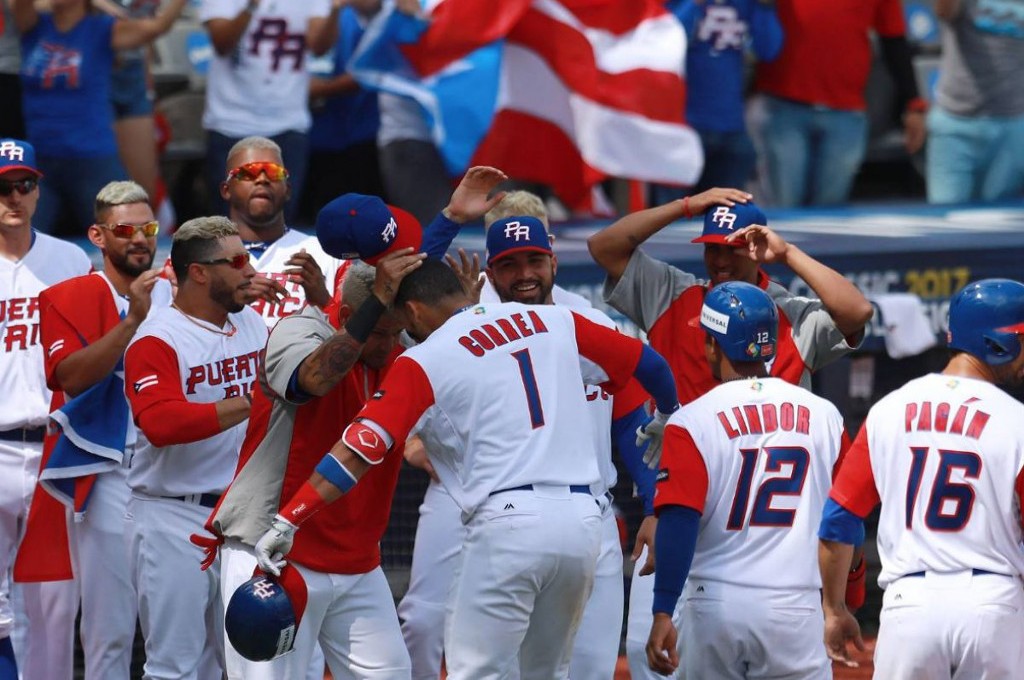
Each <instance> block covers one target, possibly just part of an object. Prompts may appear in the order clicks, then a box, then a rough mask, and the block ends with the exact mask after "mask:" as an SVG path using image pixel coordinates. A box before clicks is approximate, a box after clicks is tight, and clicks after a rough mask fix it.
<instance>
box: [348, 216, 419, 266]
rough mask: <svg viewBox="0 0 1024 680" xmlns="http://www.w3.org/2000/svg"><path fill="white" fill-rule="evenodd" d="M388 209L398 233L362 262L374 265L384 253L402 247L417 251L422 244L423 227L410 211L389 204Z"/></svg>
mask: <svg viewBox="0 0 1024 680" xmlns="http://www.w3.org/2000/svg"><path fill="white" fill-rule="evenodd" d="M388 210H390V211H391V215H392V217H394V218H395V224H397V225H398V235H397V236H395V240H394V241H392V242H391V244H390V245H388V247H387V248H385V249H384V250H382V251H381V252H379V253H377V254H376V255H373V256H371V257H366V258H363V262H365V263H366V264H371V265H376V264H377V263H378V262H380V261H381V259H383V258H384V256H385V255H387V254H389V253H393V252H395V251H396V250H401V249H402V248H412V249H413V252H419V249H420V246H421V245H423V228H422V227H421V226H420V221H419V220H417V219H416V218H415V217H413V215H412V213H409V212H406V211H405V210H402V209H401V208H396V207H395V206H393V205H389V206H388Z"/></svg>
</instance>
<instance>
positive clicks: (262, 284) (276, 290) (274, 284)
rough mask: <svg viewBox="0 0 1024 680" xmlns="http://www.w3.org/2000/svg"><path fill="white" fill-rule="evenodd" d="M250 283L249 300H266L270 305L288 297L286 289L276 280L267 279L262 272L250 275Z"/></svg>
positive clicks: (279, 302)
mask: <svg viewBox="0 0 1024 680" xmlns="http://www.w3.org/2000/svg"><path fill="white" fill-rule="evenodd" d="M251 283H252V285H251V286H249V289H248V293H249V302H255V301H256V300H266V301H267V302H269V303H270V304H272V305H279V304H281V303H282V302H284V300H285V299H286V298H288V289H287V288H285V287H284V286H283V285H281V283H279V282H278V281H274V280H273V279H269V278H267V277H266V276H263V274H256V276H254V277H252V281H251Z"/></svg>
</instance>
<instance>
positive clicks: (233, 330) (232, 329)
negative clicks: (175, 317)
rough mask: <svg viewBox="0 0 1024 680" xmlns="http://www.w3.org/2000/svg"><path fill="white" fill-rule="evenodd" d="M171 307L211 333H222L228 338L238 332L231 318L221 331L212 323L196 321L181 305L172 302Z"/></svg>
mask: <svg viewBox="0 0 1024 680" xmlns="http://www.w3.org/2000/svg"><path fill="white" fill-rule="evenodd" d="M171 307H174V308H175V309H176V310H178V311H179V312H181V315H182V316H183V317H185V318H186V319H188V320H189V321H191V322H192V323H194V324H195V325H197V326H199V327H200V328H202V329H203V330H206V331H210V332H211V333H216V334H217V335H223V336H226V337H229V338H230V337H231V336H232V335H234V334H235V333H237V332H238V328H236V327H235V324H233V323H231V319H228V330H226V331H222V330H221V329H219V328H214V327H213V325H212V324H209V323H202V322H201V321H198V320H197V319H195V318H193V317H192V316H190V315H188V314H186V313H185V310H183V309H182V308H181V307H179V306H178V305H177V304H175V303H174V302H172V303H171Z"/></svg>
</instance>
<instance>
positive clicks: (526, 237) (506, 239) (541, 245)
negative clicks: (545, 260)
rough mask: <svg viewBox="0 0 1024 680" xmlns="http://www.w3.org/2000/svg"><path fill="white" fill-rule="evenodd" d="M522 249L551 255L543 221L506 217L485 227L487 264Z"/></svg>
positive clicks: (549, 242)
mask: <svg viewBox="0 0 1024 680" xmlns="http://www.w3.org/2000/svg"><path fill="white" fill-rule="evenodd" d="M523 251H532V252H537V253H547V254H548V255H551V254H552V253H551V241H550V240H549V239H548V230H547V229H545V228H544V223H543V222H541V221H540V220H539V219H537V218H536V217H530V216H528V215H522V216H518V217H506V218H504V219H501V220H498V221H497V222H494V223H493V224H491V226H490V227H488V228H487V264H488V266H489V265H490V264H491V263H492V262H494V261H495V260H497V259H499V258H502V257H505V256H506V255H511V254H512V253H518V252H523Z"/></svg>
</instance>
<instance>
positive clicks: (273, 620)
mask: <svg viewBox="0 0 1024 680" xmlns="http://www.w3.org/2000/svg"><path fill="white" fill-rule="evenodd" d="M288 572H292V573H290V574H289V573H288ZM305 608H306V586H305V583H304V582H303V581H302V577H301V576H300V575H299V573H298V572H297V571H295V570H294V569H293V568H292V567H291V566H290V565H289V566H286V567H285V568H284V570H282V572H281V577H280V578H279V579H277V580H274V579H271V578H269V577H267V576H264V575H262V574H259V575H257V576H254V577H252V578H251V579H249V580H248V581H246V582H245V583H243V584H242V585H240V586H239V587H238V588H237V589H236V590H235V592H234V594H233V595H232V596H231V600H230V601H229V602H228V608H227V611H226V612H225V613H224V629H225V630H226V631H227V634H228V640H230V641H231V646H232V647H234V648H235V651H237V652H238V653H239V654H241V655H242V656H243V657H245V658H246V659H248V660H249V661H270V660H271V659H276V658H277V657H279V656H282V655H284V654H287V653H288V652H290V651H292V647H294V645H295V634H296V631H297V630H298V627H299V621H300V620H301V618H302V612H303V611H304V610H305Z"/></svg>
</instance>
